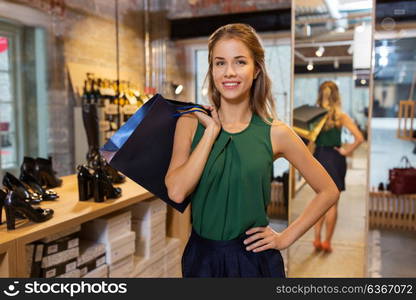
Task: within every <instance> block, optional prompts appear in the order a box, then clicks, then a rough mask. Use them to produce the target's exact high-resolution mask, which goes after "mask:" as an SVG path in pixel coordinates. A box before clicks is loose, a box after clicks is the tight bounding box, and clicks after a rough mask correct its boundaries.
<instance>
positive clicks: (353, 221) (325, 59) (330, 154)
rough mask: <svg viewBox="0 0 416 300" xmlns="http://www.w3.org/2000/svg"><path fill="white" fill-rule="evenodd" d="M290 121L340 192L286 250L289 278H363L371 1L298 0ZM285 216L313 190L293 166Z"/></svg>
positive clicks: (296, 210)
mask: <svg viewBox="0 0 416 300" xmlns="http://www.w3.org/2000/svg"><path fill="white" fill-rule="evenodd" d="M294 3H295V6H294V12H295V23H296V24H295V26H292V28H294V35H295V37H294V41H295V44H294V55H295V65H294V77H293V78H294V95H293V108H294V112H293V127H294V129H295V131H296V133H297V134H298V135H299V136H300V137H301V138H302V139H303V141H304V142H305V144H307V146H308V148H309V149H310V151H311V152H312V153H313V154H314V157H315V158H316V159H317V160H318V161H319V162H320V163H321V165H322V166H323V167H324V168H325V169H326V171H327V172H328V174H329V175H330V176H331V178H332V179H333V180H334V182H335V183H336V185H337V187H338V189H339V190H340V191H342V192H341V196H340V199H339V200H338V202H337V203H336V204H335V205H334V206H333V207H331V208H330V209H329V210H328V211H327V213H326V214H325V215H324V216H323V217H322V218H321V219H320V220H318V222H317V223H316V224H315V226H314V227H313V228H311V229H310V230H309V231H308V232H307V233H306V234H305V235H303V237H302V238H301V239H300V240H298V241H297V242H296V243H295V244H293V246H291V247H290V249H289V276H290V277H364V276H365V269H366V259H365V257H366V242H365V240H366V228H367V226H366V224H367V219H366V217H367V216H366V199H367V198H366V196H367V193H366V191H367V185H366V182H367V142H366V140H367V131H368V126H367V115H366V111H367V110H366V109H367V107H368V105H369V84H370V81H369V79H370V76H369V74H370V69H371V68H370V66H371V37H372V1H371V0H368V1H363V0H360V1H359V0H351V1H336V0H335V1H333V0H331V1H329V0H316V1H306V0H295V1H294ZM292 175H293V176H291V178H290V187H291V198H290V200H289V212H290V213H289V214H290V216H289V222H293V220H295V219H296V218H297V217H298V216H299V214H300V213H301V212H302V211H303V209H304V207H305V206H306V205H307V203H308V202H309V201H310V200H311V199H312V197H313V195H314V193H315V192H314V191H313V189H312V188H311V187H310V186H309V185H308V184H307V183H305V180H304V179H303V178H302V176H301V175H300V174H299V173H298V172H297V170H295V169H293V172H292Z"/></svg>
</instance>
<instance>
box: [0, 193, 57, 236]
mask: <svg viewBox="0 0 416 300" xmlns="http://www.w3.org/2000/svg"><path fill="white" fill-rule="evenodd" d="M3 206H4V210H5V212H6V223H7V229H8V230H13V229H15V227H16V218H22V216H25V217H27V218H28V219H29V220H31V221H34V222H38V223H39V222H44V221H47V220H49V219H50V218H52V216H53V210H52V209H48V208H46V209H42V208H40V207H38V208H33V207H32V206H31V205H30V204H29V203H28V202H27V201H26V199H24V198H23V199H22V198H20V196H19V195H18V193H17V192H15V191H9V192H7V193H6V192H5V191H4V190H3V189H0V224H1V223H2V220H1V211H2V208H3Z"/></svg>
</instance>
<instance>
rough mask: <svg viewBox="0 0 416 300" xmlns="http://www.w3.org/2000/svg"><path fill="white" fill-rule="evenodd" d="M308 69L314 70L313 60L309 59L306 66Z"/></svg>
mask: <svg viewBox="0 0 416 300" xmlns="http://www.w3.org/2000/svg"><path fill="white" fill-rule="evenodd" d="M306 69H308V71H312V70H313V63H312V61H309V63H308V65H307V66H306Z"/></svg>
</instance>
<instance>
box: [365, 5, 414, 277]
mask: <svg viewBox="0 0 416 300" xmlns="http://www.w3.org/2000/svg"><path fill="white" fill-rule="evenodd" d="M415 9H416V3H415V2H414V1H385V0H384V1H376V25H375V35H374V73H373V76H374V90H373V107H372V114H371V116H372V118H371V143H370V170H369V173H370V177H369V179H370V181H369V188H370V190H369V226H370V231H369V245H370V247H369V257H372V259H371V260H370V263H371V264H370V267H371V268H370V274H369V276H371V277H416V250H415V249H416V238H415V237H416V235H415V230H416V189H415V188H416V185H415V177H416V174H414V173H416V172H415V171H414V169H413V175H412V171H411V170H410V177H409V176H406V174H404V175H403V173H402V171H401V170H400V169H397V168H401V167H404V166H405V165H406V164H411V165H412V166H413V167H415V166H416V156H415V154H416V147H415V146H416V143H415V142H416V130H415V129H416V122H414V118H415V110H414V108H415V103H416V102H415V99H416V93H415V81H416V63H415V57H416V22H415V20H416V19H415ZM398 12H400V14H398ZM386 144H388V146H386ZM403 157H406V158H407V159H408V163H406V159H403ZM392 172H396V174H397V176H396V177H395V178H392V177H390V176H389V173H392ZM412 176H413V177H412ZM402 183H403V184H402Z"/></svg>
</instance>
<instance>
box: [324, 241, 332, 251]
mask: <svg viewBox="0 0 416 300" xmlns="http://www.w3.org/2000/svg"><path fill="white" fill-rule="evenodd" d="M322 250H324V251H325V252H332V247H331V243H330V242H328V241H324V242H322Z"/></svg>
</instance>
